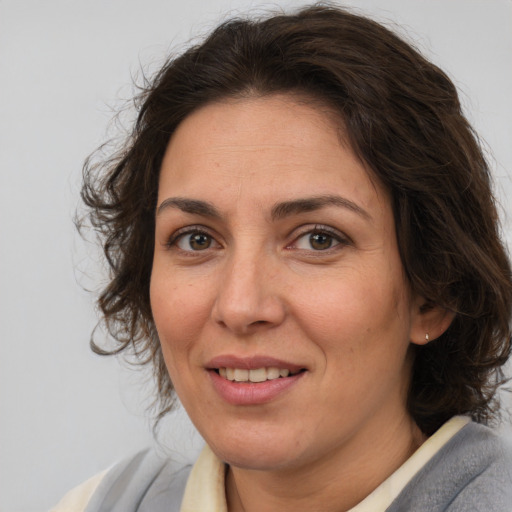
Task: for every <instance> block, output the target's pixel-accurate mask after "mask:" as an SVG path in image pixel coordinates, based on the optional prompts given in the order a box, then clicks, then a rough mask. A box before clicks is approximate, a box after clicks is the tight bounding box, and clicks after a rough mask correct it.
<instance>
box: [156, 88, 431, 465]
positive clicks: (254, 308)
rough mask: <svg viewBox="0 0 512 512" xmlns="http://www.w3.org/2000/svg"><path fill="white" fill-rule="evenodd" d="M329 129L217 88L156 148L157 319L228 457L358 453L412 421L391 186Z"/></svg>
mask: <svg viewBox="0 0 512 512" xmlns="http://www.w3.org/2000/svg"><path fill="white" fill-rule="evenodd" d="M340 141H341V137H340V130H339V127H338V126H337V125H336V124H335V122H334V121H333V119H332V116H328V115H327V114H325V113H323V112H321V110H320V109H318V108H317V109H314V108H312V107H309V106H306V105H305V104H303V103H299V102H296V101H294V99H293V98H292V97H288V96H273V97H266V98H254V99H244V100H230V101H225V102H221V103H215V104H211V105H208V106H206V107H203V108H201V109H200V110H198V111H196V112H195V113H193V114H192V115H190V116H189V117H188V118H186V119H185V120H184V121H183V123H182V124H181V125H180V126H179V128H178V130H177V131H176V133H175V134H174V135H173V137H172V139H171V141H170V143H169V146H168V148H167V151H166V154H165V158H164V160H163V164H162V169H161V176H160V183H159V190H158V207H157V214H156V242H155V256H154V262H153V271H152V276H151V306H152V310H153V315H154V320H155V323H156V327H157V330H158V335H159V337H160V342H161V345H162V350H163V354H164V357H165V361H166V364H167V368H168V370H169V374H170V376H171V379H172V382H173V383H174V386H175V388H176V391H177V393H178V395H179V397H180V399H181V401H182V403H183V405H184V406H185V408H186V410H187V412H188V414H189V416H190V417H191V419H192V421H193V422H194V423H195V425H196V427H197V428H198V430H199V431H200V433H201V434H202V435H203V437H204V438H205V440H206V441H207V442H208V444H209V445H210V446H211V447H212V449H213V450H214V452H216V453H217V455H218V456H219V457H220V458H221V459H223V460H225V461H227V462H229V463H231V464H234V465H235V466H238V467H244V468H253V469H273V468H274V469H275V468H281V469H286V468H293V467H299V466H301V465H304V464H309V465H310V464H312V463H313V462H314V461H319V460H320V459H322V458H328V457H332V456H333V455H337V454H340V455H341V454H345V455H346V456H347V457H358V456H361V455H362V454H363V453H364V452H365V451H367V452H368V451H369V452H370V453H371V451H372V450H374V449H375V446H376V444H378V443H379V441H383V440H384V439H387V438H389V437H390V436H391V437H392V434H393V432H396V431H397V429H398V428H399V427H398V426H399V425H402V426H403V425H404V424H409V425H410V424H412V421H411V420H410V418H409V416H408V414H407V412H406V407H405V403H406V396H407V388H408V382H409V376H410V366H411V365H410V363H411V360H410V357H409V350H408V348H409V345H410V342H411V340H412V341H417V342H419V341H420V340H421V339H422V338H423V337H424V336H425V334H424V331H422V330H421V325H420V324H421V318H420V317H421V315H420V313H418V312H417V311H418V309H419V307H418V300H417V299H415V298H414V297H411V294H410V292H409V289H408V286H407V283H406V280H405V278H404V272H403V268H402V264H401V261H400V257H399V253H398V249H397V242H396V237H395V229H394V221H393V215H392V210H391V206H390V199H389V197H388V195H387V193H386V191H385V190H384V189H383V188H382V186H381V185H380V184H379V183H378V182H377V181H376V180H375V179H371V178H370V176H369V173H368V172H367V170H366V169H365V167H364V165H363V164H362V163H361V161H360V160H358V159H357V158H356V157H355V155H354V154H353V152H352V151H351V150H350V148H349V147H348V146H347V145H346V144H344V143H343V142H340ZM233 379H234V380H233ZM370 460H371V457H370Z"/></svg>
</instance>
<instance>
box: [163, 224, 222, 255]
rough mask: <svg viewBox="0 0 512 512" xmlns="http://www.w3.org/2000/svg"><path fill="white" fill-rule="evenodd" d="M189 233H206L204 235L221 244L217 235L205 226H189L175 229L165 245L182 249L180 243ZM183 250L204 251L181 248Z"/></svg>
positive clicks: (185, 251)
mask: <svg viewBox="0 0 512 512" xmlns="http://www.w3.org/2000/svg"><path fill="white" fill-rule="evenodd" d="M187 235H204V236H206V237H208V238H209V239H211V240H213V241H215V243H217V244H218V245H220V244H219V242H217V240H216V239H215V237H214V236H213V235H212V234H211V233H210V232H209V231H208V230H206V229H205V228H204V227H203V226H187V227H185V228H182V229H178V231H175V232H174V233H173V234H172V235H171V237H170V238H169V240H168V241H167V242H166V244H165V245H166V246H167V248H169V249H173V248H177V249H181V248H180V247H178V244H179V242H181V240H183V239H184V238H185V237H186V236H187ZM208 248H209V247H208ZM181 251H182V252H184V253H187V252H202V251H193V250H192V249H191V250H186V249H181Z"/></svg>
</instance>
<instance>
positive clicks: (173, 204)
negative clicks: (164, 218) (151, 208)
mask: <svg viewBox="0 0 512 512" xmlns="http://www.w3.org/2000/svg"><path fill="white" fill-rule="evenodd" d="M168 208H175V209H178V210H181V211H182V212H185V213H190V214H192V215H201V216H203V217H213V218H215V219H219V218H220V217H221V215H220V212H219V210H217V208H215V206H213V204H211V203H208V202H207V201H200V200H198V199H187V198H185V197H169V198H168V199H165V200H164V201H162V202H161V203H160V206H158V208H157V210H156V214H157V215H160V214H161V213H162V212H163V211H164V210H167V209H168Z"/></svg>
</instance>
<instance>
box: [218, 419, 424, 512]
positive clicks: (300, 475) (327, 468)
mask: <svg viewBox="0 0 512 512" xmlns="http://www.w3.org/2000/svg"><path fill="white" fill-rule="evenodd" d="M355 437H357V439H352V440H351V442H349V443H347V444H346V446H343V447H339V448H338V449H335V450H332V452H331V453H329V454H327V455H326V456H325V457H322V458H321V459H318V460H314V461H302V464H298V465H296V466H294V467H290V468H284V469H278V470H272V471H261V470H251V469H244V468H236V467H230V468H229V469H228V472H227V475H226V497H227V502H228V510H229V512H257V511H258V512H259V511H261V510H265V511H268V512H273V511H276V512H277V511H279V512H287V511H290V512H291V511H293V512H295V511H296V510H322V511H324V512H345V511H348V510H350V509H351V508H352V507H354V506H355V505H357V504H358V503H359V502H360V501H362V500H363V499H364V498H365V497H366V496H368V495H369V494H370V493H371V492H372V491H373V490H374V489H375V488H377V487H378V486H379V485H380V484H381V483H382V482H383V481H384V480H386V478H388V477H389V476H390V475H391V474H392V473H393V472H394V471H396V470H397V469H398V468H399V467H400V466H401V465H402V464H403V463H404V462H405V461H406V460H407V459H408V458H409V457H410V456H411V455H412V453H414V451H416V449H417V448H418V447H419V446H420V445H421V444H422V443H423V442H424V441H425V437H424V436H423V434H422V433H421V431H420V430H419V428H418V427H417V426H416V425H415V424H414V422H413V421H412V420H411V419H410V418H409V417H403V418H401V419H399V421H397V422H396V424H395V425H394V426H393V427H392V428H387V429H385V430H384V431H381V432H358V433H357V434H356V436H355ZM353 446H356V447H358V449H357V450H354V449H353V448H352V447H353ZM361 446H363V447H365V448H364V449H363V450H361V449H360V447H361Z"/></svg>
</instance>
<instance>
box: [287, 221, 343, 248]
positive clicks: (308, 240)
mask: <svg viewBox="0 0 512 512" xmlns="http://www.w3.org/2000/svg"><path fill="white" fill-rule="evenodd" d="M347 243H348V240H347V239H346V238H345V237H344V236H343V235H342V234H341V233H338V232H336V233H331V232H330V230H328V228H320V227H317V228H316V229H313V230H311V231H308V232H307V233H304V234H303V235H302V236H300V237H299V238H297V239H296V240H295V242H294V243H293V247H294V248H295V249H300V250H301V251H314V252H317V251H327V250H329V249H332V248H334V247H336V246H337V245H340V244H341V245H347Z"/></svg>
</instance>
